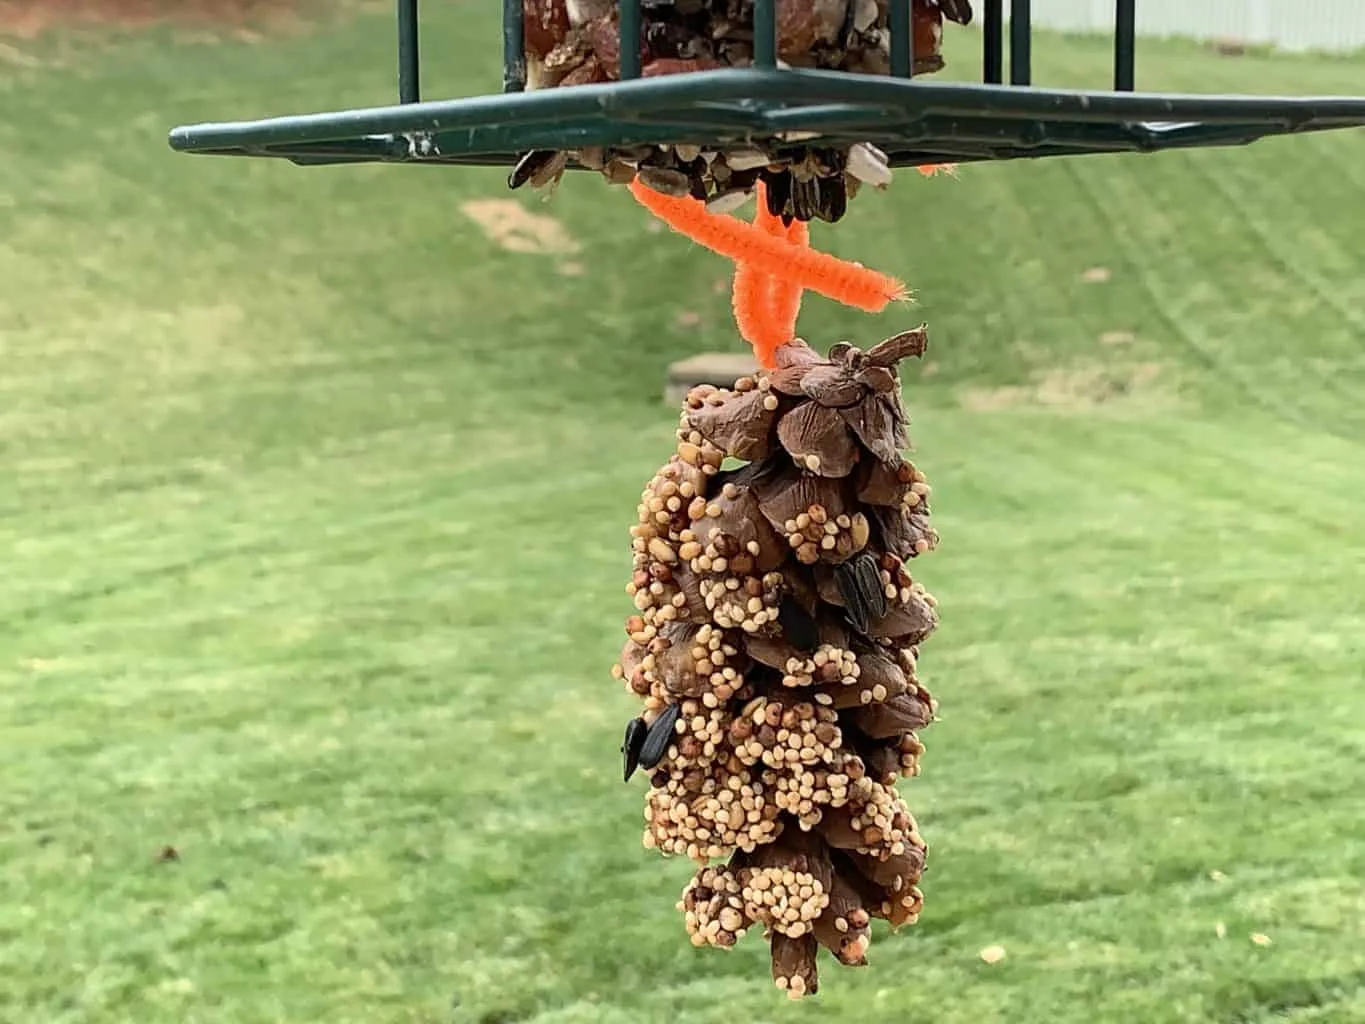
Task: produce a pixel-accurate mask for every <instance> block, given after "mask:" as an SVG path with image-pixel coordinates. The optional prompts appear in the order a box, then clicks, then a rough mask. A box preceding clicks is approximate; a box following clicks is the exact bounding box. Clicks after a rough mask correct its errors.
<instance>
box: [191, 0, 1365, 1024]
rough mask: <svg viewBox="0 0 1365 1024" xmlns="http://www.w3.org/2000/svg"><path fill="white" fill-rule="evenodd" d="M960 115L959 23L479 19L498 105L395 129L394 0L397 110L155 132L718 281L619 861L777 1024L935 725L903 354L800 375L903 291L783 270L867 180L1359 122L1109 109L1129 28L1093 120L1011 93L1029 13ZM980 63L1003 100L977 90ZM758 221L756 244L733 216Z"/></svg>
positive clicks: (1149, 97)
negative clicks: (744, 943)
mask: <svg viewBox="0 0 1365 1024" xmlns="http://www.w3.org/2000/svg"><path fill="white" fill-rule="evenodd" d="M980 6H981V8H982V10H981V20H982V23H983V24H982V29H983V30H982V33H981V40H982V58H981V79H982V81H981V82H980V83H957V82H953V83H944V82H934V81H932V80H930V79H929V76H930V75H932V73H933V72H935V71H937V70H939V69H940V68H941V67H942V66H943V57H942V54H941V52H940V46H941V40H942V33H943V31H944V30H945V22H946V23H948V24H953V23H956V24H959V25H965V24H968V23H970V22H971V21H972V20H973V17H974V13H975V12H974V11H973V10H972V6H971V4H970V3H969V2H968V0H620V2H619V4H618V3H617V0H506V2H505V4H504V14H503V42H504V51H503V52H504V66H503V93H502V94H501V95H489V96H479V97H474V98H469V99H455V100H429V101H423V100H422V98H421V89H420V85H419V83H420V61H419V57H418V20H417V0H399V3H398V27H399V32H398V39H399V45H398V54H399V99H400V103H399V104H398V105H396V106H388V107H375V108H371V109H364V110H347V111H340V112H335V113H323V114H310V115H304V116H296V117H278V118H273V119H270V120H264V121H249V122H241V123H233V124H202V125H195V126H191V127H184V128H177V129H176V130H175V131H174V132H172V134H171V145H172V146H173V147H174V148H176V149H178V150H182V151H185V152H191V153H212V154H226V155H235V156H256V157H279V158H284V159H288V160H292V161H293V162H295V163H297V164H303V165H316V164H342V163H365V162H389V163H418V164H449V165H457V166H458V165H503V166H507V167H509V168H510V173H509V178H508V183H509V185H510V186H512V187H514V188H516V187H520V186H522V185H526V184H530V185H532V186H533V187H535V186H538V187H549V186H552V185H553V184H554V183H557V182H558V181H559V180H560V179H561V177H562V175H563V174H564V172H565V171H567V170H573V169H586V170H593V171H597V172H598V173H600V174H601V175H603V176H604V177H605V178H606V179H607V180H608V181H610V182H613V183H616V184H621V185H626V186H628V187H629V188H630V190H631V192H632V194H633V195H634V197H635V198H636V199H637V200H638V201H639V202H640V203H641V204H642V205H644V206H645V207H646V208H647V209H648V210H649V211H650V212H651V213H653V214H654V215H656V216H658V217H659V218H661V219H662V220H664V221H665V222H666V223H667V224H668V225H669V226H670V227H672V228H673V229H675V230H676V231H679V232H681V233H683V234H685V235H687V236H689V237H691V238H693V239H695V240H696V241H698V242H700V243H702V244H703V245H705V246H707V247H709V248H711V249H713V250H715V251H716V252H718V253H720V254H722V255H724V256H726V257H727V258H729V259H731V260H733V261H734V263H735V265H736V270H735V277H734V311H735V320H736V324H737V326H738V328H739V332H740V334H741V335H742V336H743V337H744V338H745V339H746V340H747V341H749V343H750V344H751V345H752V346H753V348H754V352H755V355H756V356H757V361H758V363H759V364H760V366H761V369H760V370H759V372H757V373H755V374H752V375H749V376H745V377H742V378H740V379H739V380H737V381H735V382H734V385H733V387H730V388H716V387H711V386H701V387H697V388H694V389H693V390H692V391H691V392H690V393H689V394H688V396H687V399H686V401H685V403H684V406H683V409H682V414H681V418H680V421H679V427H678V432H677V444H676V448H675V451H674V452H673V454H672V455H671V456H670V458H669V459H668V461H667V462H666V463H665V465H664V466H663V467H662V468H661V469H660V470H659V471H658V472H657V473H656V474H655V476H654V477H653V479H651V480H650V482H649V483H648V485H647V486H646V488H645V490H644V492H643V494H642V495H641V499H640V504H639V508H638V519H637V522H636V524H635V526H634V527H632V529H631V536H632V549H633V553H634V565H633V573H632V578H631V581H630V583H629V585H628V587H627V592H628V593H629V594H630V595H631V598H632V600H633V601H634V604H635V609H636V614H634V615H632V616H631V617H630V618H629V619H628V620H627V622H626V635H627V636H626V643H625V647H624V648H623V650H622V652H621V657H620V659H619V661H618V663H617V665H616V666H615V672H614V674H615V675H616V677H617V678H618V679H619V680H621V681H622V682H623V683H624V685H625V686H626V688H627V689H628V690H629V691H630V692H631V693H633V694H635V695H636V696H638V697H639V698H640V699H641V700H642V702H643V705H644V711H643V713H642V715H641V716H640V717H639V718H637V719H635V720H633V721H632V722H631V723H630V725H629V726H628V727H627V729H626V732H625V739H624V743H623V745H622V753H623V755H624V758H625V775H626V778H627V779H629V778H630V777H631V776H632V774H634V773H635V772H636V771H637V770H640V769H643V770H644V771H645V772H646V773H647V774H648V776H649V784H650V787H649V791H648V795H647V797H646V807H645V811H646V814H645V817H646V822H647V824H646V827H645V832H644V842H645V845H646V846H647V847H650V848H653V849H657V850H659V851H660V852H662V853H664V854H666V855H677V856H685V857H688V858H690V859H692V860H694V861H697V862H699V867H698V869H697V872H696V875H695V876H694V878H693V879H692V881H691V882H690V883H689V884H688V885H687V886H686V888H685V889H684V891H683V893H682V898H681V900H680V901H679V903H678V908H679V910H681V911H682V913H683V915H684V920H685V925H686V929H687V932H688V935H689V937H690V938H691V941H692V942H693V944H695V945H697V946H707V945H711V946H720V947H727V946H732V945H734V944H735V943H736V942H737V941H738V940H739V939H740V937H741V936H742V935H743V934H744V933H745V932H746V931H748V930H759V931H761V932H762V933H763V934H764V935H765V936H766V938H767V939H768V941H769V944H770V948H771V957H772V974H773V979H774V981H775V983H776V984H777V985H778V987H779V988H782V989H784V990H785V991H786V992H787V993H788V994H789V995H790V996H793V997H801V996H806V995H811V994H813V993H814V992H816V990H817V989H818V986H819V979H818V976H817V969H816V957H817V954H818V952H819V950H820V949H821V948H824V949H826V950H828V951H829V952H830V953H832V954H833V956H834V958H835V959H836V960H837V961H838V962H840V963H842V964H846V965H850V966H860V965H863V964H866V963H867V953H868V949H869V945H870V942H871V933H870V930H869V929H870V925H871V921H872V919H873V918H881V919H884V920H886V921H888V922H890V924H891V926H892V927H900V926H902V925H905V924H912V923H914V921H915V920H917V918H918V916H919V913H920V909H921V905H922V901H923V896H922V894H921V892H920V889H919V888H918V882H919V880H920V875H921V872H922V871H923V868H924V863H925V853H926V846H925V842H924V839H923V837H922V835H921V834H920V832H919V829H918V827H917V825H916V823H915V820H914V818H913V817H912V816H911V814H910V811H909V808H908V807H907V806H906V804H905V801H904V800H903V798H902V797H901V795H900V794H899V792H898V791H897V789H896V784H897V780H898V779H899V778H902V777H912V776H914V775H915V774H917V772H918V766H919V761H920V756H921V754H922V753H923V746H922V745H921V743H920V741H919V738H918V734H919V731H920V730H922V729H924V728H926V727H927V726H929V725H930V724H932V722H933V721H934V719H935V715H936V709H937V704H936V702H935V700H934V699H933V698H932V697H931V696H930V694H929V691H928V690H927V689H926V688H925V686H924V684H923V683H922V682H921V680H920V678H919V676H918V674H917V672H918V665H919V654H920V645H921V644H922V643H923V642H924V641H925V640H926V639H928V638H929V636H930V635H931V634H932V633H933V631H934V629H935V627H936V626H937V624H938V610H937V602H936V601H935V600H934V598H933V597H932V596H931V595H930V594H929V593H928V592H927V591H926V590H925V589H924V588H923V586H922V585H921V584H920V583H919V582H917V581H916V580H915V579H914V578H913V577H912V575H911V573H910V569H909V567H910V564H911V562H912V561H913V560H914V559H916V558H918V557H919V556H921V555H924V554H927V553H929V552H930V551H932V550H933V549H934V547H935V546H936V545H937V543H938V534H937V533H936V532H935V530H934V528H933V526H932V525H931V523H930V518H929V505H930V495H931V492H930V487H929V484H928V481H927V480H926V478H925V475H924V473H923V472H922V471H921V470H920V469H919V468H917V467H916V466H915V464H914V463H912V462H910V461H908V460H907V459H906V458H905V457H904V456H903V454H902V452H903V451H904V449H906V448H907V446H908V443H909V441H908V438H907V436H906V434H905V424H906V422H907V418H906V415H905V410H904V408H903V406H902V401H901V379H900V375H899V370H898V366H899V364H900V363H901V362H902V361H904V360H905V359H907V358H913V357H918V356H921V355H922V354H923V353H924V351H925V347H926V346H927V344H928V336H927V332H926V330H925V328H924V326H923V325H920V326H919V327H916V328H914V329H912V330H909V331H904V332H902V333H899V334H896V335H895V336H893V337H891V338H888V339H886V340H885V341H882V342H880V343H879V344H877V345H874V346H872V347H871V348H869V349H867V350H866V351H864V350H862V349H859V348H856V347H854V346H853V345H851V344H848V343H843V342H841V343H840V344H837V345H835V346H833V347H832V348H831V349H830V350H829V351H828V354H827V355H825V356H822V355H820V354H819V353H817V352H816V351H815V350H814V349H812V348H811V347H810V346H809V345H807V344H806V343H805V342H804V341H802V340H800V339H798V338H797V337H796V319H797V314H798V312H799V309H800V304H801V297H802V294H803V293H804V292H805V291H807V290H810V291H815V292H817V293H819V294H822V295H825V296H827V297H829V298H832V299H835V300H837V301H840V302H843V303H845V304H847V305H850V306H854V307H857V308H859V309H863V310H866V311H869V312H877V311H880V310H882V309H884V308H885V307H886V306H887V305H889V304H890V303H892V302H894V301H896V300H898V299H903V298H904V295H905V289H904V287H903V286H902V285H901V284H900V282H899V281H897V280H895V279H894V278H892V277H889V276H887V275H885V274H880V273H877V272H875V271H873V270H870V269H868V268H866V267H863V266H861V265H859V264H855V263H849V262H847V261H843V260H838V259H835V258H834V257H832V256H829V255H826V254H823V253H820V252H817V251H815V250H814V249H812V248H811V247H810V244H809V243H810V228H809V222H810V221H812V220H822V221H828V222H831V223H832V222H835V221H838V220H839V219H840V218H841V217H842V216H843V214H844V212H845V210H846V209H847V205H848V202H849V201H850V200H851V199H852V198H853V197H854V196H855V195H856V193H857V192H858V191H859V189H861V188H865V187H872V188H885V187H887V186H888V185H889V184H890V182H891V171H892V168H895V167H913V168H918V169H920V171H922V172H924V173H932V172H934V171H936V170H938V169H941V168H943V167H944V166H945V165H956V164H968V163H972V162H974V161H982V160H1014V159H1033V158H1038V157H1048V156H1068V155H1077V154H1087V153H1114V152H1124V151H1139V152H1151V151H1155V150H1162V149H1176V148H1188V147H1197V146H1230V145H1240V144H1243V143H1248V142H1253V141H1255V140H1257V139H1260V138H1264V137H1267V136H1272V135H1284V134H1290V133H1295V132H1308V131H1321V130H1326V129H1334V128H1348V127H1360V126H1365V98H1345V97H1326V98H1292V97H1262V96H1193V95H1177V94H1164V93H1141V92H1136V91H1134V81H1135V74H1134V60H1135V50H1136V47H1135V26H1136V20H1135V17H1136V10H1135V8H1136V3H1135V0H1116V2H1115V5H1114V6H1115V16H1116V19H1115V20H1116V26H1117V28H1116V32H1115V37H1114V67H1113V71H1114V77H1113V86H1114V87H1113V89H1112V90H1111V91H1077V90H1055V89H1044V88H1038V87H1036V86H1034V85H1033V84H1032V71H1031V60H1030V52H1031V39H1032V33H1031V25H1030V16H1029V15H1030V10H1029V3H1028V2H1027V0H1012V3H1011V4H1010V15H1011V16H1010V20H1009V23H1008V29H1007V27H1006V22H1005V18H1004V9H1003V8H1004V4H1003V2H1002V0H984V2H981V3H980ZM1006 50H1008V56H1009V61H1008V68H1009V84H1005V81H1004V77H1005V75H1004V73H1005V68H1006V61H1005V55H1006ZM751 197H754V198H757V200H758V202H757V209H756V212H755V215H754V218H753V222H752V223H749V222H745V221H740V220H738V219H736V218H734V217H732V216H728V213H729V212H731V211H733V210H735V209H736V208H737V207H738V206H739V205H740V204H741V203H743V202H744V201H745V200H747V199H749V198H751Z"/></svg>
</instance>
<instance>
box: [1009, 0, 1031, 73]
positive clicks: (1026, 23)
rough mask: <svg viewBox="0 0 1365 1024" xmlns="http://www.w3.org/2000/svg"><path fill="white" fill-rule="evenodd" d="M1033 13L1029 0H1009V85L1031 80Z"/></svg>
mask: <svg viewBox="0 0 1365 1024" xmlns="http://www.w3.org/2000/svg"><path fill="white" fill-rule="evenodd" d="M1032 50H1033V13H1032V4H1031V3H1030V0H1010V85H1029V84H1031V83H1032V82H1033V52H1032Z"/></svg>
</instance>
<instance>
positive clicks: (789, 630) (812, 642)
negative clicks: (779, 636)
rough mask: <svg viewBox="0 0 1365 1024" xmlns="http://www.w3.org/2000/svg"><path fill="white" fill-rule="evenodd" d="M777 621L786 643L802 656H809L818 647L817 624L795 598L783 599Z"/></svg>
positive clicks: (818, 632)
mask: <svg viewBox="0 0 1365 1024" xmlns="http://www.w3.org/2000/svg"><path fill="white" fill-rule="evenodd" d="M777 621H778V623H779V624H780V625H781V626H782V633H783V635H784V636H785V637H786V638H787V642H788V643H789V644H791V645H792V646H793V647H795V648H796V649H797V650H798V651H800V652H801V653H802V654H809V653H810V652H811V651H813V650H815V649H816V648H817V647H819V646H820V626H819V624H818V623H817V622H816V621H815V619H814V617H813V616H812V615H811V614H810V612H808V611H806V609H805V608H803V607H801V603H800V602H799V601H797V600H796V599H795V598H793V597H787V598H783V600H782V604H781V606H780V607H779V608H778V610H777Z"/></svg>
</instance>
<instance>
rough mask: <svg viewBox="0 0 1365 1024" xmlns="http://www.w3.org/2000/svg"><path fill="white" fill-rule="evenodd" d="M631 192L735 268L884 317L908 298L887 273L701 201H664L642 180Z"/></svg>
mask: <svg viewBox="0 0 1365 1024" xmlns="http://www.w3.org/2000/svg"><path fill="white" fill-rule="evenodd" d="M630 190H631V193H632V194H633V195H634V196H635V198H636V199H638V200H639V201H640V204H641V205H642V206H644V207H645V209H647V210H649V212H650V213H652V214H654V215H655V216H656V217H658V218H659V219H660V220H662V221H663V222H664V223H665V224H667V225H668V226H669V227H671V228H672V229H673V230H674V231H677V232H678V233H679V234H682V235H686V236H687V237H688V238H691V239H692V240H693V241H695V242H699V243H701V244H702V245H704V246H706V248H708V249H711V250H712V251H714V252H717V253H719V254H720V255H722V256H725V257H726V258H728V259H731V260H734V261H735V262H736V263H748V264H750V265H752V266H753V267H754V268H755V269H757V270H759V271H760V272H762V273H764V274H768V275H771V276H773V277H777V278H780V279H782V280H786V281H791V282H793V283H795V284H799V285H800V286H801V287H802V288H804V289H807V290H809V291H813V292H817V293H819V294H821V295H823V296H825V297H826V298H830V299H834V300H835V301H836V302H842V303H843V304H844V305H846V306H855V307H857V308H858V309H862V310H866V311H867V312H869V313H880V312H881V311H882V310H883V309H885V308H886V306H887V304H888V303H890V302H892V301H893V300H895V299H903V298H905V296H906V291H905V285H904V284H902V283H901V282H900V281H897V280H896V279H895V278H894V277H891V276H890V275H889V274H882V273H878V272H877V271H875V270H869V269H867V268H866V267H864V266H862V265H861V264H859V263H852V262H850V261H848V260H841V259H839V258H838V257H835V256H830V255H828V254H827V253H823V252H816V251H815V250H813V249H809V248H803V247H802V246H800V245H798V244H797V243H796V242H794V241H791V240H789V239H787V238H778V237H775V236H773V235H769V234H767V233H765V232H764V231H762V230H761V229H759V228H757V227H756V226H755V225H752V224H745V223H744V222H743V221H740V220H736V219H735V218H734V217H730V216H725V215H721V214H715V213H708V212H707V210H706V207H705V205H704V204H703V203H702V202H701V201H700V200H697V199H692V198H690V197H684V198H675V197H673V196H666V195H663V194H662V193H659V192H655V191H654V190H653V189H651V188H647V187H646V186H644V185H641V184H640V183H639V182H638V181H635V182H632V183H631V185H630Z"/></svg>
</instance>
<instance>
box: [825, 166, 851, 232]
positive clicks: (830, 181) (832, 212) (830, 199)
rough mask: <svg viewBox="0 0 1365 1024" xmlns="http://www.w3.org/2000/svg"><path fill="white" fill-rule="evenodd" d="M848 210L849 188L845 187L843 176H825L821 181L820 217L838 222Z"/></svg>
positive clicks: (831, 221)
mask: <svg viewBox="0 0 1365 1024" xmlns="http://www.w3.org/2000/svg"><path fill="white" fill-rule="evenodd" d="M847 212H848V189H847V188H845V187H844V179H843V176H842V175H839V176H835V177H830V178H825V179H824V180H823V181H821V182H820V218H821V219H822V220H825V221H828V222H829V223H830V224H838V223H839V221H841V220H843V218H844V214H845V213H847Z"/></svg>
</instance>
